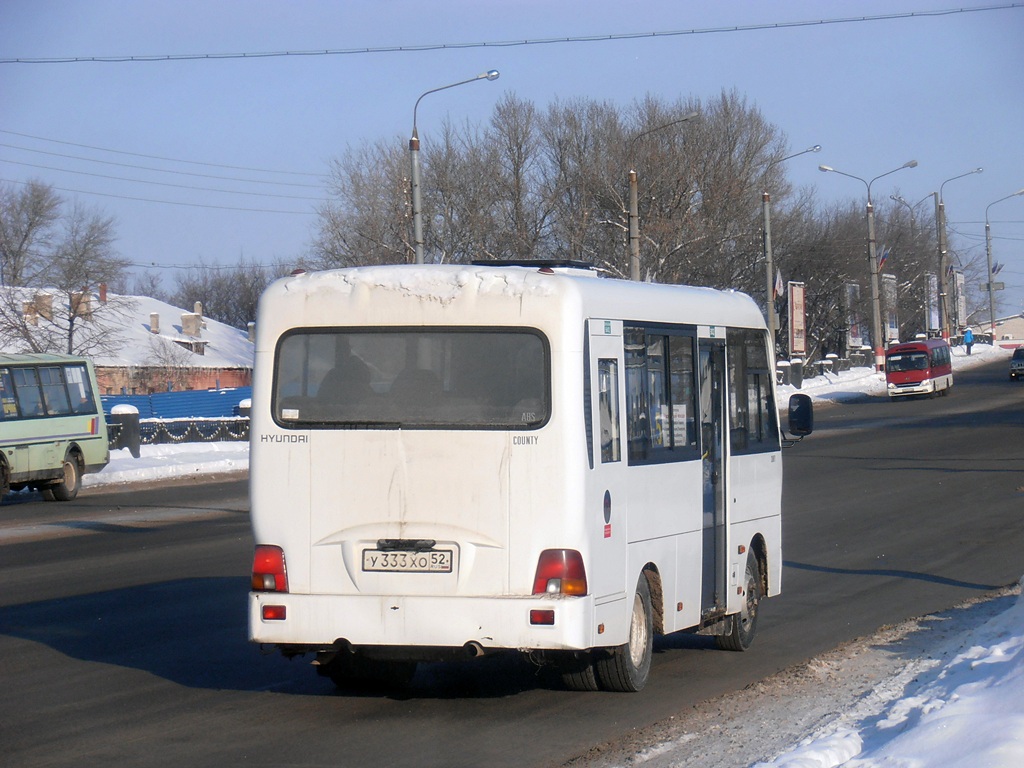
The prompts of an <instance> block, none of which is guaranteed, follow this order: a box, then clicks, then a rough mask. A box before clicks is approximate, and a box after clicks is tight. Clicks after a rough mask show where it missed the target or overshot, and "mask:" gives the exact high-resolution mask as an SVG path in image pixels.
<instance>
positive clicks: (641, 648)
mask: <svg viewBox="0 0 1024 768" xmlns="http://www.w3.org/2000/svg"><path fill="white" fill-rule="evenodd" d="M653 653H654V619H653V611H652V610H651V588H650V585H649V584H648V583H647V576H646V575H645V574H642V573H641V574H640V579H639V580H638V581H637V584H636V594H635V595H634V596H633V610H632V612H631V614H630V621H629V641H628V642H627V643H626V644H625V645H620V646H619V647H618V648H613V649H612V650H611V653H610V655H608V656H606V657H604V658H600V659H598V660H597V676H598V679H599V680H600V682H601V686H602V687H603V688H604V689H605V690H607V691H620V692H625V693H632V692H634V691H639V690H641V689H643V687H644V685H646V683H647V676H648V675H649V674H650V672H651V656H652V655H653Z"/></svg>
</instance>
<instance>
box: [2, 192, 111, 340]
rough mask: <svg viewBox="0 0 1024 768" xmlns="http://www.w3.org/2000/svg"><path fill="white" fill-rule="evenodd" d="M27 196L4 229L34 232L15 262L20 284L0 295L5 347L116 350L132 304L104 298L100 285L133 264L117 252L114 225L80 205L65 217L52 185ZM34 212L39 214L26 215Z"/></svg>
mask: <svg viewBox="0 0 1024 768" xmlns="http://www.w3.org/2000/svg"><path fill="white" fill-rule="evenodd" d="M22 198H23V200H22V204H21V205H20V206H15V207H14V209H13V210H14V211H15V216H14V224H10V222H9V221H8V222H7V223H5V224H4V225H3V226H5V227H6V228H7V231H15V230H19V231H21V232H22V233H27V232H28V231H29V230H31V231H34V232H35V233H36V234H35V235H34V236H29V235H27V234H26V235H25V236H24V237H23V238H22V241H21V242H22V243H23V244H26V245H27V244H28V243H30V242H31V243H32V245H31V247H24V248H22V249H21V250H20V251H19V254H20V255H18V256H16V257H15V258H13V259H11V260H10V261H9V264H16V265H18V266H17V267H16V268H14V267H12V269H11V270H10V274H11V275H12V276H14V277H17V279H18V284H17V285H11V286H9V287H8V290H6V291H5V292H4V294H3V296H2V297H0V343H3V344H4V345H5V346H7V347H9V348H13V349H20V350H26V351H33V352H66V353H69V354H80V355H98V354H114V353H116V352H117V351H118V350H119V349H120V348H121V346H122V345H123V341H122V337H121V333H120V330H119V328H120V327H121V325H122V324H123V318H124V316H125V315H126V313H127V312H128V311H129V310H130V306H129V303H128V301H127V300H126V299H124V298H123V297H115V298H113V299H111V300H110V301H107V302H104V301H102V300H101V299H100V294H101V293H102V291H101V286H106V285H108V284H111V283H115V282H117V281H120V280H122V279H123V278H124V275H125V271H126V269H127V267H128V263H127V262H126V261H125V260H124V259H123V258H121V257H120V256H118V255H117V254H116V252H115V251H114V245H113V244H114V239H115V233H114V220H113V219H112V218H110V217H106V216H104V215H102V214H101V213H99V212H97V211H93V210H90V209H87V208H85V207H83V206H81V205H78V204H75V205H73V206H72V208H71V210H70V211H69V212H67V213H63V212H62V211H61V210H60V209H61V201H60V199H59V198H57V197H56V196H55V195H53V194H52V190H50V189H49V188H48V187H43V186H40V187H37V188H32V189H30V190H26V192H25V194H23V195H22ZM33 201H35V202H33ZM29 209H31V210H34V211H35V214H33V215H32V216H28V215H24V212H25V211H26V210H29ZM10 210H11V209H10V208H5V210H4V213H5V214H7V213H8V212H9V211H10ZM19 212H20V213H19ZM19 215H20V216H21V217H20V218H19ZM55 217H56V218H55ZM30 220H31V221H33V222H35V223H34V224H32V225H31V226H28V225H27V224H26V222H28V221H30ZM47 222H48V223H47ZM44 225H45V226H44ZM13 252H14V251H12V253H13ZM104 319H105V320H106V321H104Z"/></svg>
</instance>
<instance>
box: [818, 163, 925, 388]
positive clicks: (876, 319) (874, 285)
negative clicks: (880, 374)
mask: <svg viewBox="0 0 1024 768" xmlns="http://www.w3.org/2000/svg"><path fill="white" fill-rule="evenodd" d="M916 167H917V160H909V161H907V162H905V163H904V164H903V165H901V166H900V167H899V168H893V169H892V170H891V171H886V172H885V173H883V174H880V175H878V176H875V178H873V179H871V180H870V181H868V180H867V179H862V178H861V177H860V176H854V175H853V174H852V173H844V172H843V171H837V170H836V169H835V168H832V167H831V166H828V165H819V166H818V170H819V171H822V172H823V173H838V174H839V175H840V176H846V177H848V178H851V179H856V180H857V181H859V182H861V183H862V184H863V185H864V186H865V187H866V188H867V192H868V204H867V219H868V266H869V268H870V270H871V341H872V343H873V344H874V347H875V370H876V371H881V370H882V369H883V368H884V367H885V351H884V347H883V344H882V307H881V300H880V298H879V294H878V259H877V257H876V256H875V207H874V205H873V204H872V202H871V185H872V184H874V183H875V182H876V181H878V180H879V179H881V178H883V177H885V176H888V175H889V174H892V173H896V171H902V170H903V169H904V168H916Z"/></svg>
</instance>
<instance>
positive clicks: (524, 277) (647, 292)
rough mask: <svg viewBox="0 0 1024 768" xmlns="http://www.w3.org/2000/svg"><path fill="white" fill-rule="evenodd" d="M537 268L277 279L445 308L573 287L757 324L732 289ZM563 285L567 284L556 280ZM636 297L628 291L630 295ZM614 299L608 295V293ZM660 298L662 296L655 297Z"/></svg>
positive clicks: (439, 267) (404, 268)
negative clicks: (462, 300) (711, 309)
mask: <svg viewBox="0 0 1024 768" xmlns="http://www.w3.org/2000/svg"><path fill="white" fill-rule="evenodd" d="M536 263H537V267H533V266H532V265H529V264H528V262H516V263H509V264H508V265H506V264H505V263H502V262H493V263H483V262H481V263H474V264H469V265H467V264H428V265H420V264H415V265H414V264H392V265H381V266H369V267H351V268H347V269H335V270H325V271H321V272H303V273H300V274H296V275H292V276H291V277H286V278H282V280H281V287H282V288H283V289H284V291H285V292H287V291H289V290H292V289H293V288H294V289H299V290H303V291H306V292H308V293H311V294H316V293H319V292H320V291H324V292H325V293H333V294H337V293H343V294H349V293H354V292H356V291H358V290H359V289H372V290H385V291H394V292H397V293H402V294H405V295H408V296H410V297H414V298H419V299H424V300H431V301H436V302H438V303H440V304H448V303H450V302H452V301H454V300H455V299H456V298H457V297H458V296H459V295H461V294H462V293H463V292H465V291H467V290H470V291H475V292H476V293H478V294H497V295H501V296H506V297H511V298H522V297H523V296H551V295H554V294H555V293H557V292H558V291H559V288H558V287H557V286H558V285H563V286H564V285H568V284H570V283H571V284H573V285H575V286H577V289H578V290H579V291H580V292H581V293H585V294H588V295H593V296H595V297H600V299H601V300H602V301H611V300H614V299H615V298H621V299H622V300H624V301H625V300H628V297H630V296H631V295H632V300H633V301H638V302H643V304H644V305H645V306H647V305H648V304H649V303H650V302H652V301H653V302H654V303H657V302H658V301H665V302H666V303H671V304H672V305H673V307H674V308H675V310H676V311H679V310H680V309H682V307H680V306H679V300H680V298H685V303H686V304H687V305H693V307H694V308H697V307H707V306H709V304H705V302H708V303H712V302H713V303H714V304H715V305H716V306H718V308H719V310H722V311H724V312H727V313H728V314H729V315H730V316H732V317H736V318H737V321H738V322H739V323H740V324H743V325H760V324H762V323H763V316H762V313H761V310H760V309H759V308H758V307H757V305H756V304H755V303H754V301H753V299H751V298H750V297H749V296H747V295H746V294H744V293H740V292H738V291H734V290H720V289H716V288H707V287H700V286H684V285H678V284H665V283H637V282H632V281H629V280H623V279H616V278H601V277H598V276H597V272H596V271H595V270H593V269H585V268H581V267H580V266H578V265H577V264H575V263H571V264H570V263H558V264H553V265H549V263H548V262H546V261H541V260H538V261H537V262H536ZM561 281H568V282H561ZM634 291H635V292H636V293H633V292H634ZM612 292H614V294H615V295H613V293H612ZM659 297H662V298H659ZM723 302H724V304H723Z"/></svg>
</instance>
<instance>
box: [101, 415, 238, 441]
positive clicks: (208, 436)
mask: <svg viewBox="0 0 1024 768" xmlns="http://www.w3.org/2000/svg"><path fill="white" fill-rule="evenodd" d="M123 429H124V425H123V424H122V423H121V422H120V421H119V420H112V419H108V420H107V437H108V440H109V443H110V447H111V449H117V448H122V447H124V443H123V442H122V440H121V432H122V430H123ZM248 439H249V419H248V417H245V416H235V417H228V418H223V419H140V420H139V442H140V443H141V444H142V445H163V444H165V443H217V442H221V441H243V440H248Z"/></svg>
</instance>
